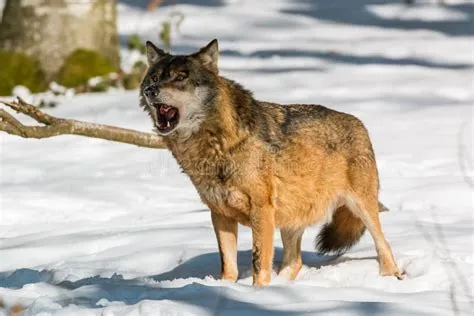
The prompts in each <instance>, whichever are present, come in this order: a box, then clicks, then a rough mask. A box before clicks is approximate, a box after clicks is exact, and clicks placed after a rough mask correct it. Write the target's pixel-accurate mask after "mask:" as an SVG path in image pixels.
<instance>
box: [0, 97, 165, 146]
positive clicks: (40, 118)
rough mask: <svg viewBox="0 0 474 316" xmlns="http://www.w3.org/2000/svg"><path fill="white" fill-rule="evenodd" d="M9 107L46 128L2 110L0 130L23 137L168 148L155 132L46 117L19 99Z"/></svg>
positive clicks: (9, 103) (9, 104)
mask: <svg viewBox="0 0 474 316" xmlns="http://www.w3.org/2000/svg"><path fill="white" fill-rule="evenodd" d="M1 103H3V104H5V105H6V106H7V107H9V108H11V109H12V110H15V111H16V112H18V113H22V114H25V115H27V116H29V117H31V118H32V119H34V120H35V121H37V122H38V123H42V124H44V125H43V126H28V125H24V124H23V123H21V122H20V121H18V120H17V119H16V118H15V117H13V115H11V114H9V113H8V112H7V111H5V110H2V109H0V131H4V132H6V133H8V134H10V135H15V136H20V137H23V138H49V137H54V136H59V135H80V136H86V137H93V138H100V139H105V140H110V141H114V142H119V143H126V144H132V145H137V146H140V147H148V148H166V144H165V143H164V142H163V139H162V138H161V137H159V136H158V135H155V134H152V133H144V132H139V131H135V130H131V129H126V128H120V127H116V126H110V125H103V124H95V123H89V122H82V121H76V120H68V119H61V118H56V117H54V116H51V115H49V114H46V113H44V112H42V111H41V110H39V109H38V108H37V107H35V106H34V105H31V104H29V103H27V102H25V101H24V100H22V99H20V98H18V101H14V102H6V101H2V102H1Z"/></svg>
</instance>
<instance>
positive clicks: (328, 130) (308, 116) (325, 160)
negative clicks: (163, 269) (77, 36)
mask: <svg viewBox="0 0 474 316" xmlns="http://www.w3.org/2000/svg"><path fill="white" fill-rule="evenodd" d="M146 48H147V59H148V64H149V67H148V70H147V72H146V74H145V76H144V79H143V81H142V83H141V87H140V104H141V106H142V107H143V109H144V110H145V111H146V112H147V113H148V114H149V116H150V117H151V119H152V122H153V126H154V129H155V130H156V132H157V133H158V134H159V135H161V136H162V137H163V139H164V141H165V143H166V145H167V146H168V148H169V150H170V151H171V153H172V154H173V156H174V158H175V159H176V160H177V162H178V163H179V165H180V166H181V168H182V169H183V171H184V173H186V174H187V175H188V176H189V177H190V179H191V181H192V183H193V184H194V186H195V187H196V189H197V192H198V193H199V195H200V198H201V199H202V201H203V202H204V203H205V204H206V205H207V206H208V207H209V209H210V211H211V220H212V224H213V226H214V231H215V234H216V237H217V243H218V248H219V252H220V257H221V278H222V279H225V280H229V281H232V282H235V281H236V280H237V278H238V268H237V226H238V224H239V223H240V224H242V225H246V226H249V227H250V228H251V230H252V275H253V285H255V286H265V285H268V284H269V282H270V281H271V275H272V264H273V248H274V247H273V236H274V231H275V229H276V228H279V229H280V233H281V238H282V242H283V262H282V264H281V266H280V268H279V272H278V273H279V275H280V276H282V277H284V278H286V279H288V280H294V279H295V278H296V277H297V275H298V272H299V271H300V269H301V267H302V259H301V238H302V235H303V232H304V229H305V227H307V226H310V225H313V224H316V223H322V224H323V225H324V226H323V228H322V230H321V231H320V233H319V234H318V236H317V238H316V246H317V249H318V251H319V252H321V253H336V254H341V253H343V252H345V251H346V250H348V249H349V248H350V247H351V246H353V245H354V244H356V243H357V242H358V241H359V239H360V238H361V236H362V235H363V233H364V231H365V229H368V230H369V232H370V234H371V235H372V237H373V240H374V242H375V248H376V251H377V254H378V262H379V268H380V274H381V275H383V276H395V277H397V278H399V279H401V278H402V273H401V271H400V270H399V268H398V267H397V264H396V262H395V260H394V256H393V254H392V250H391V248H390V245H389V244H388V242H387V241H386V239H385V237H384V233H383V231H382V228H381V225H380V221H379V212H380V208H381V204H380V203H379V201H378V191H379V179H378V171H377V166H376V161H375V155H374V151H373V149H372V144H371V141H370V138H369V135H368V131H367V129H366V128H365V127H364V125H363V124H362V122H361V121H360V120H359V119H357V118H356V117H354V116H352V115H350V114H346V113H342V112H338V111H335V110H331V109H329V108H326V107H324V106H321V105H313V104H290V105H280V104H276V103H271V102H264V101H258V100H256V99H255V98H254V97H253V95H252V93H251V92H250V91H248V90H246V89H244V88H243V87H242V86H241V85H240V84H238V83H236V82H234V81H232V80H229V79H227V78H225V77H223V76H220V75H219V67H218V58H219V49H218V42H217V40H216V39H215V40H213V41H211V42H210V43H209V44H208V45H206V46H205V47H203V48H201V49H200V50H199V51H198V52H196V53H193V54H190V55H172V54H169V53H166V52H165V51H163V50H161V49H160V48H158V47H156V46H155V45H154V44H153V43H151V42H147V43H146Z"/></svg>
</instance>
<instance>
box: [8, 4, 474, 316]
mask: <svg viewBox="0 0 474 316" xmlns="http://www.w3.org/2000/svg"><path fill="white" fill-rule="evenodd" d="M144 2H145V1H138V0H137V1H131V0H130V1H121V4H120V5H119V17H120V19H119V30H120V34H121V35H122V39H123V38H125V37H126V36H127V35H129V34H132V33H136V32H138V33H140V34H141V35H143V36H144V37H146V38H148V39H152V40H157V38H158V31H159V25H160V21H163V19H165V18H166V17H167V16H168V15H169V13H170V12H172V11H180V12H182V13H184V15H185V20H184V22H183V23H182V25H181V28H180V33H179V34H177V35H176V36H175V42H174V51H175V52H191V51H193V50H196V49H197V48H198V47H199V46H201V45H204V44H206V43H207V42H208V41H210V40H211V39H212V38H214V37H217V38H219V40H220V47H221V59H220V64H221V69H222V74H223V75H226V76H228V77H231V78H233V79H236V80H238V81H240V82H241V83H242V84H244V85H245V86H247V87H249V88H251V89H252V90H253V91H254V92H255V95H256V96H257V97H258V98H260V99H268V100H272V101H277V102H281V103H289V102H292V103H296V102H301V103H321V104H324V105H327V106H330V107H333V108H335V109H337V110H341V111H346V112H350V113H353V114H355V115H357V116H359V117H360V118H361V119H362V120H363V121H364V122H365V123H366V125H367V127H368V128H369V130H370V133H371V135H372V138H373V142H374V147H375V151H376V154H377V159H378V165H379V168H380V176H381V183H382V189H381V200H382V201H383V202H384V203H385V204H386V205H387V206H389V208H390V209H391V211H390V212H388V213H383V214H382V215H381V220H382V224H383V227H384V230H385V232H386V236H387V238H388V240H389V241H390V243H391V244H392V247H393V250H394V253H395V255H396V257H397V260H398V262H399V265H400V266H401V267H402V268H403V269H404V270H405V271H406V274H407V277H406V279H405V280H403V281H398V280H397V279H395V278H390V277H389V278H384V277H380V276H379V275H378V267H377V262H376V259H375V256H376V253H375V249H374V246H373V242H372V240H371V238H370V237H369V235H367V234H366V236H364V238H363V239H362V241H361V242H360V243H359V244H358V245H357V246H356V247H355V248H353V249H352V250H351V251H349V252H348V253H347V254H345V255H344V256H342V257H340V258H331V257H321V256H318V255H317V254H315V252H314V250H313V238H314V236H315V235H316V233H317V231H318V227H317V226H316V227H312V228H309V229H307V230H306V232H305V235H304V240H303V250H304V259H303V260H304V263H305V266H304V268H303V270H302V271H301V272H300V274H299V276H298V278H297V280H296V281H294V282H291V283H288V282H283V281H281V280H278V279H276V280H274V282H272V284H271V285H270V286H269V287H267V288H262V289H259V288H253V287H251V285H250V284H251V277H250V256H251V254H250V251H249V249H250V246H251V233H250V230H249V229H248V228H245V227H240V231H239V250H240V251H239V266H240V271H241V276H240V279H239V281H238V283H237V284H230V283H227V282H223V281H219V280H218V279H217V276H218V272H219V265H220V261H219V257H218V252H217V246H216V241H215V237H214V232H213V229H212V226H211V223H210V215H209V211H208V210H207V208H206V207H205V205H203V204H202V203H201V202H200V200H199V198H198V195H197V193H196V192H195V190H194V188H193V186H192V185H191V183H190V181H189V180H188V179H187V178H186V177H185V176H184V175H183V174H181V173H180V172H179V169H178V167H177V165H176V164H175V162H174V161H173V159H172V158H171V157H170V155H169V153H168V152H167V151H164V150H152V149H143V148H137V147H134V146H130V145H123V144H114V143H110V142H104V141H100V140H93V139H87V138H80V137H72V136H71V137H57V138H54V139H48V140H41V141H39V140H24V139H19V138H15V137H10V136H7V135H4V134H0V298H1V299H2V300H3V301H4V303H5V304H6V305H7V306H11V305H12V304H14V303H20V304H21V305H23V306H25V307H27V310H26V314H28V315H36V314H41V315H50V314H54V315H214V314H216V315H218V314H219V315H298V314H307V315H316V314H318V315H443V316H444V315H472V310H473V309H474V305H473V300H472V297H473V290H472V288H473V283H474V269H473V268H474V254H473V246H474V239H473V176H474V174H473V153H472V148H473V145H472V134H473V102H474V89H473V75H474V73H473V69H474V68H473V53H474V42H473V40H474V18H473V16H474V15H473V12H474V3H473V2H472V1H471V2H463V1H452V2H449V1H447V2H448V3H450V5H448V6H436V5H431V4H426V3H425V4H422V5H416V6H414V7H411V8H407V7H404V6H403V5H402V4H400V3H401V2H402V1H361V0H351V1H342V0H341V1H305V0H297V1H290V0H288V1H274V0H265V1H263V0H259V1H253V0H234V1H230V0H228V1H218V0H213V1H210V0H209V1H201V3H204V4H205V5H200V6H196V5H195V4H193V3H197V2H198V1H190V0H188V1H180V0H178V1H177V2H178V3H180V4H179V5H177V6H176V7H172V6H164V7H162V8H160V9H158V10H157V11H156V12H153V13H146V12H144V11H143V9H142V8H141V7H140V5H142V4H143V3H144ZM167 2H168V3H169V2H171V1H165V4H166V3H167ZM127 3H128V5H127ZM367 3H371V4H367ZM124 62H126V61H124ZM51 113H52V114H54V115H56V116H59V117H67V118H75V119H80V120H87V121H95V122H101V123H108V124H115V125H119V126H123V127H130V128H135V129H139V130H144V131H149V130H150V129H151V125H150V122H149V119H148V117H147V116H146V115H145V114H144V113H143V112H142V111H141V110H140V109H139V108H138V106H137V92H136V91H133V92H111V93H107V94H91V95H79V96H76V97H73V98H71V99H64V100H63V101H62V102H61V104H60V106H59V107H57V108H55V109H52V110H51ZM278 235H279V234H275V240H276V247H277V248H276V258H275V259H276V264H278V262H279V261H280V260H281V252H282V251H281V250H282V249H281V241H280V239H279V237H278ZM469 311H471V312H469ZM1 314H2V312H1V311H0V315H1Z"/></svg>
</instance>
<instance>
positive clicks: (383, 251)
mask: <svg viewBox="0 0 474 316" xmlns="http://www.w3.org/2000/svg"><path fill="white" fill-rule="evenodd" d="M348 206H349V209H350V210H351V211H352V212H353V213H354V215H355V216H357V217H359V218H360V219H361V220H362V222H363V223H364V225H365V227H367V230H368V231H369V232H370V234H371V235H372V238H373V239H374V242H375V248H376V250H377V255H378V259H379V266H380V274H381V275H383V276H395V277H397V278H398V279H403V275H402V273H401V272H400V270H399V269H398V267H397V264H396V263H395V259H394V257H393V253H392V249H391V248H390V245H389V244H388V242H387V240H386V239H385V236H384V234H383V231H382V227H381V225H380V220H379V205H378V201H377V199H376V198H365V199H363V198H361V197H360V196H359V197H357V196H356V197H355V198H354V199H353V198H352V197H351V198H349V199H348Z"/></svg>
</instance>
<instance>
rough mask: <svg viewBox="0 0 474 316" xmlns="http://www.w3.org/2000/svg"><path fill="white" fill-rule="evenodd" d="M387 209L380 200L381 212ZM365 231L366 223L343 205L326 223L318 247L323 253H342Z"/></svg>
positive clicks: (318, 239) (317, 243)
mask: <svg viewBox="0 0 474 316" xmlns="http://www.w3.org/2000/svg"><path fill="white" fill-rule="evenodd" d="M385 211H388V208H387V207H386V206H385V205H383V204H382V203H380V202H379V212H385ZM364 232H365V225H364V223H362V221H361V220H360V219H359V218H358V217H356V216H354V215H353V213H352V212H351V211H350V210H349V208H347V206H341V207H339V208H338V209H337V210H336V211H335V212H334V215H333V218H332V221H331V222H330V223H329V224H326V225H324V227H323V229H321V231H320V232H319V234H318V236H317V237H316V249H317V251H318V252H319V253H321V254H325V253H334V254H337V255H339V254H342V253H344V252H346V251H347V250H349V248H351V247H352V246H354V245H355V244H356V243H357V242H358V241H359V240H360V238H361V237H362V235H363V234H364Z"/></svg>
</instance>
